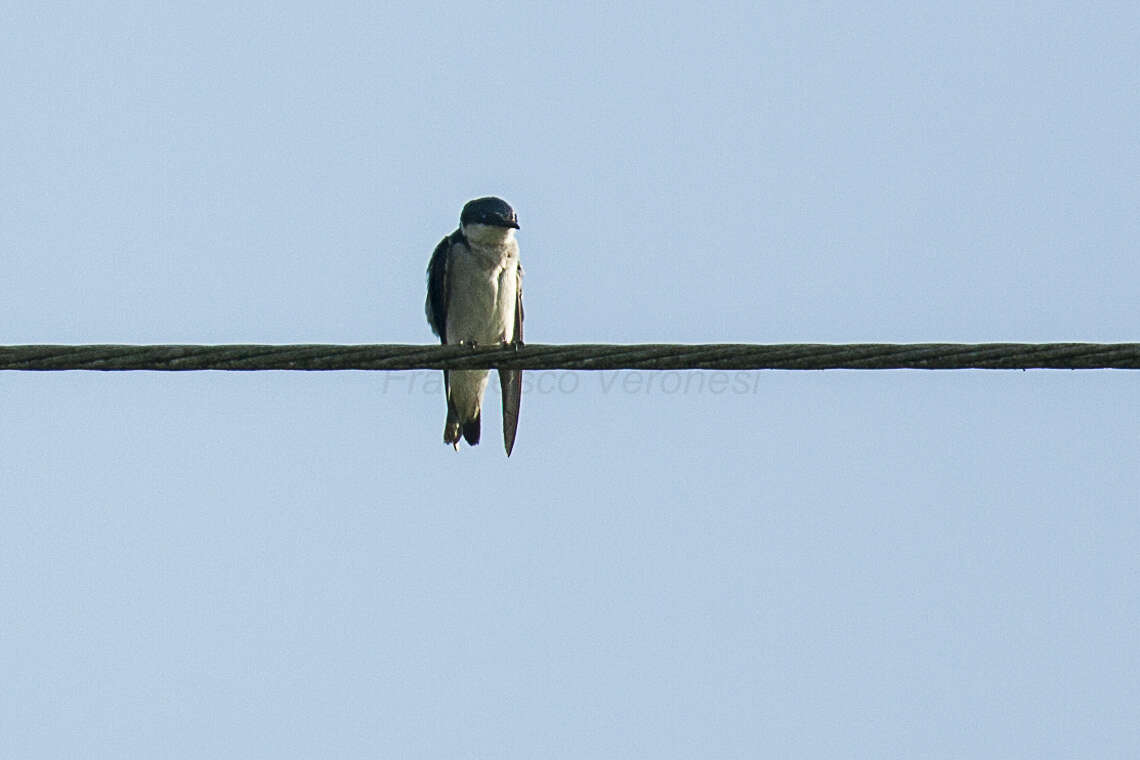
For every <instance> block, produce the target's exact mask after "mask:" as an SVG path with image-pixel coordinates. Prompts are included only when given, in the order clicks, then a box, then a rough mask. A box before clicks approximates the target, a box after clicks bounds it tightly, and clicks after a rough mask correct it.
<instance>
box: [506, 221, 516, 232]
mask: <svg viewBox="0 0 1140 760" xmlns="http://www.w3.org/2000/svg"><path fill="white" fill-rule="evenodd" d="M507 226H508V227H514V228H515V229H516V230H517V229H518V228H519V223H518V222H516V221H515V220H514V219H512V220H511V221H510V224H508V225H507Z"/></svg>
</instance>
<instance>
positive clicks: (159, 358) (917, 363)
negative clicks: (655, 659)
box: [0, 343, 1140, 372]
mask: <svg viewBox="0 0 1140 760" xmlns="http://www.w3.org/2000/svg"><path fill="white" fill-rule="evenodd" d="M496 367H504V368H508V369H529V370H539V369H543V370H552V369H562V370H616V369H638V370H664V369H668V370H689V369H721V370H728V369H733V370H755V369H800V370H805V369H811V370H819V369H1140V343H972V344H971V343H849V344H820V343H784V344H772V345H761V344H750V343H710V344H703V345H689V344H640V345H602V344H570V345H540V344H527V345H525V346H521V347H518V348H514V347H510V346H507V347H499V346H495V347H478V348H472V347H469V346H438V345H427V346H420V345H398V344H390V345H384V344H375V345H332V344H300V345H256V344H245V345H242V344H234V345H218V346H198V345H167V346H134V345H76V346H66V345H38V346H0V370H35V371H49V370H98V371H122V370H158V371H166V372H170V371H190V370H230V371H252V370H309V371H313V370H349V369H357V370H411V369H487V368H496Z"/></svg>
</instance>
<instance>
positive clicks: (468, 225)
mask: <svg viewBox="0 0 1140 760" xmlns="http://www.w3.org/2000/svg"><path fill="white" fill-rule="evenodd" d="M518 229H519V220H518V214H516V213H515V210H514V209H513V208H511V205H510V204H509V203H507V202H506V201H504V200H503V199H502V198H497V197H494V196H487V197H484V198H476V199H474V200H472V201H468V202H467V203H466V204H465V205H464V206H463V210H462V212H461V213H460V214H459V227H458V229H456V230H455V231H454V232H452V233H451V234H449V235H447V236H446V237H445V238H443V240H441V241H440V242H439V245H437V246H436V248H435V251H434V252H433V253H432V255H431V261H430V262H429V263H428V269H427V280H428V289H427V300H426V303H425V304H424V311H425V313H426V314H427V321H428V324H429V325H430V326H431V329H432V332H434V333H435V334H436V335H438V336H439V340H440V343H442V344H444V345H464V346H489V345H496V346H502V345H513V346H516V347H517V346H521V345H522V340H523V305H522V279H523V270H522V265H521V264H520V263H519V245H518V241H517V240H516V239H515V231H516V230H518ZM498 373H499V385H500V387H501V389H502V394H503V446H504V448H505V449H506V451H507V456H508V457H509V456H510V455H511V451H512V450H513V449H514V445H515V433H516V431H517V430H518V423H519V405H520V403H521V401H522V370H517V369H499V370H498ZM489 375H490V371H489V370H485V369H478V370H446V369H445V370H444V371H443V385H444V392H445V394H446V396H447V421H446V422H445V423H444V426H443V442H444V443H447V444H451V445H452V446H453V447H454V448H455V450H456V451H458V450H459V439H460V437H462V438H463V439H464V440H465V441H467V444H468V445H469V446H475V445H477V444H478V443H479V435H480V429H481V427H482V405H483V393H484V391H485V390H486V388H487V379H488V376H489Z"/></svg>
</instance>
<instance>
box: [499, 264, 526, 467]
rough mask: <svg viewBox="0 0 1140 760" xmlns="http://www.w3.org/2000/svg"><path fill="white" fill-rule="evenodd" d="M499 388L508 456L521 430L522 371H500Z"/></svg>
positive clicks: (519, 319) (518, 304)
mask: <svg viewBox="0 0 1140 760" xmlns="http://www.w3.org/2000/svg"><path fill="white" fill-rule="evenodd" d="M522 273H523V272H522V267H521V266H520V267H519V268H518V270H517V277H518V295H517V296H516V297H515V340H514V344H515V345H516V346H521V345H522V342H523V341H522V337H523V334H522V326H523V308H522ZM499 386H500V387H501V388H502V391H503V446H504V447H505V448H506V450H507V456H510V455H511V450H512V449H513V448H514V447H515V433H517V432H518V429H519V407H520V406H521V405H522V370H521V369H500V370H499Z"/></svg>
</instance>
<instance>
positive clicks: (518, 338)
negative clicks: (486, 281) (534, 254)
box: [515, 264, 523, 346]
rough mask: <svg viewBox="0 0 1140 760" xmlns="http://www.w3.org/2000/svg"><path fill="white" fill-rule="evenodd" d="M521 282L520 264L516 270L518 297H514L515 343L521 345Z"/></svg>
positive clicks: (521, 271)
mask: <svg viewBox="0 0 1140 760" xmlns="http://www.w3.org/2000/svg"><path fill="white" fill-rule="evenodd" d="M522 281H523V269H522V264H519V268H518V295H516V296H515V343H517V344H518V345H520V346H521V345H522V342H523V336H522V323H523V307H522Z"/></svg>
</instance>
